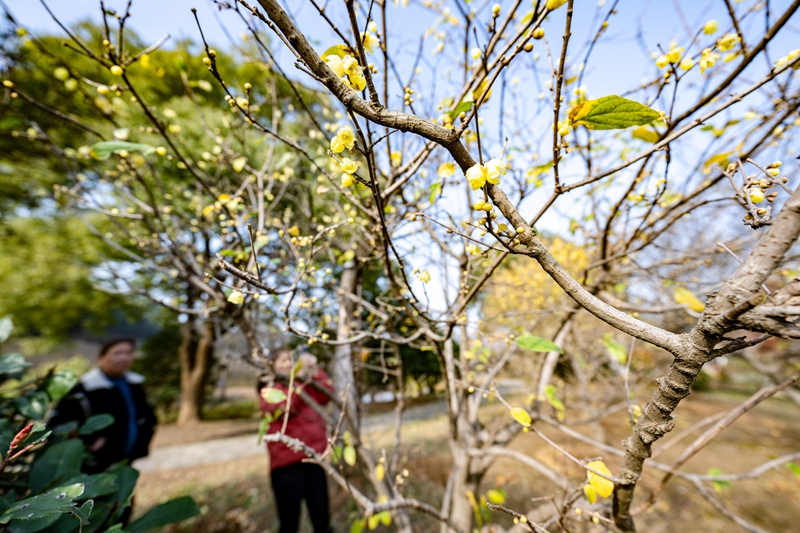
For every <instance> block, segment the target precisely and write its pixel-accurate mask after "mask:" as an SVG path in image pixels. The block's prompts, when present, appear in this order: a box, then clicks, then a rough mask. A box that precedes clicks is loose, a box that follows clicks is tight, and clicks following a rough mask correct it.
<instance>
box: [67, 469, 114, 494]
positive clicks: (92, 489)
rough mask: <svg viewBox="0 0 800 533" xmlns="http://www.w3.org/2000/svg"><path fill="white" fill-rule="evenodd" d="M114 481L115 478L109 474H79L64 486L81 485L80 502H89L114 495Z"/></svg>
mask: <svg viewBox="0 0 800 533" xmlns="http://www.w3.org/2000/svg"><path fill="white" fill-rule="evenodd" d="M116 479H117V476H115V475H114V474H112V473H110V472H101V473H99V474H91V475H89V474H81V475H79V476H76V477H74V478H72V479H69V480H68V481H67V482H66V483H65V485H72V484H75V483H81V484H82V485H83V494H82V495H81V500H89V499H93V498H98V497H100V496H108V495H109V494H114V493H116V492H117V483H116Z"/></svg>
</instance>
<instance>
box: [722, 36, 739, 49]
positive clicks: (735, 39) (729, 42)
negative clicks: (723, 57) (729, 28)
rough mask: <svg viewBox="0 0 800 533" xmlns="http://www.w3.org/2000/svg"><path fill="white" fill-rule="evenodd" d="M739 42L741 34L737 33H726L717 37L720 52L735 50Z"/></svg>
mask: <svg viewBox="0 0 800 533" xmlns="http://www.w3.org/2000/svg"><path fill="white" fill-rule="evenodd" d="M737 44H739V36H738V35H736V34H735V33H726V34H725V35H723V36H722V37H720V38H719V39H717V48H719V50H720V52H727V51H728V50H733V49H734V48H736V45H737Z"/></svg>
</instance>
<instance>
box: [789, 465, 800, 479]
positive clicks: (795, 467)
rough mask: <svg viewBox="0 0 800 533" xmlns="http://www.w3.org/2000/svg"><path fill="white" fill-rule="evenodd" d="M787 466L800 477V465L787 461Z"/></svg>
mask: <svg viewBox="0 0 800 533" xmlns="http://www.w3.org/2000/svg"><path fill="white" fill-rule="evenodd" d="M786 466H788V467H789V470H791V471H792V472H793V473H794V475H795V476H797V477H800V466H798V465H796V464H794V463H787V464H786Z"/></svg>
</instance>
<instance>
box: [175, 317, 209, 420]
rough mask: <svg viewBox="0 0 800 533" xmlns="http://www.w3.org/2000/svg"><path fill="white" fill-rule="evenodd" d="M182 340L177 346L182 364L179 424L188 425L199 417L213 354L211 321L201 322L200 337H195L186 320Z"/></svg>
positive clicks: (190, 324)
mask: <svg viewBox="0 0 800 533" xmlns="http://www.w3.org/2000/svg"><path fill="white" fill-rule="evenodd" d="M182 333H183V339H181V345H180V347H179V349H178V359H179V360H180V364H181V403H180V409H179V410H178V425H182V424H191V423H194V422H198V421H200V420H201V419H202V413H203V401H204V399H205V392H206V381H207V380H208V375H209V371H210V370H211V358H212V356H213V354H214V324H213V323H212V322H211V321H207V322H205V323H204V324H203V332H202V336H201V337H200V339H199V340H195V336H194V328H193V327H192V323H191V321H187V322H186V324H184V325H183V329H182Z"/></svg>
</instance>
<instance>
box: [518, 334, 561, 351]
mask: <svg viewBox="0 0 800 533" xmlns="http://www.w3.org/2000/svg"><path fill="white" fill-rule="evenodd" d="M514 342H516V343H517V346H519V347H520V348H525V349H526V350H531V351H533V352H559V353H564V350H562V349H561V348H559V347H558V346H557V345H556V344H555V343H554V342H552V341H549V340H547V339H543V338H541V337H534V336H532V335H525V336H523V337H517V338H516V340H515V341H514Z"/></svg>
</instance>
